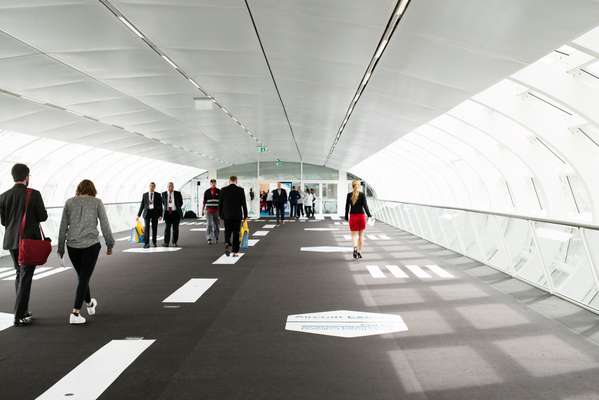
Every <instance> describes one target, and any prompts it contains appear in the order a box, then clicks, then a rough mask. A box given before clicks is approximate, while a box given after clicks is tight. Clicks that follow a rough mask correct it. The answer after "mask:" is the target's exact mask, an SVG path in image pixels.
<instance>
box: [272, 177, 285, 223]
mask: <svg viewBox="0 0 599 400" xmlns="http://www.w3.org/2000/svg"><path fill="white" fill-rule="evenodd" d="M272 204H273V207H274V208H275V210H276V213H277V225H278V224H280V223H281V222H282V221H283V220H284V219H285V206H286V205H287V191H286V190H285V189H283V188H282V187H281V182H277V188H276V189H275V190H273V191H272Z"/></svg>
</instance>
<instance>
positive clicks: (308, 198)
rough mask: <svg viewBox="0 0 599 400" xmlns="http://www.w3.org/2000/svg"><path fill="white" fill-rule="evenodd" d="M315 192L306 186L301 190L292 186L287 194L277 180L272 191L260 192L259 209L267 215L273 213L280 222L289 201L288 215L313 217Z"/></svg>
mask: <svg viewBox="0 0 599 400" xmlns="http://www.w3.org/2000/svg"><path fill="white" fill-rule="evenodd" d="M316 201H317V197H316V192H315V191H314V189H313V188H311V189H310V188H306V190H305V191H302V189H301V187H299V186H298V187H297V188H296V187H295V186H292V187H291V190H290V191H289V194H287V191H286V190H285V189H283V188H282V187H281V182H277V188H276V189H274V190H272V191H263V192H261V193H260V211H265V212H267V213H268V215H275V216H276V218H277V221H278V222H280V221H282V220H283V219H284V217H285V209H286V207H287V203H289V217H290V218H300V217H303V216H305V217H306V218H314V212H315V210H316Z"/></svg>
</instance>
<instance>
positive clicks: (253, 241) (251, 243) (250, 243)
mask: <svg viewBox="0 0 599 400" xmlns="http://www.w3.org/2000/svg"><path fill="white" fill-rule="evenodd" d="M259 241H260V239H248V246H255V245H256V243H258V242H259Z"/></svg>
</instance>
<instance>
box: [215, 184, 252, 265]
mask: <svg viewBox="0 0 599 400" xmlns="http://www.w3.org/2000/svg"><path fill="white" fill-rule="evenodd" d="M218 210H219V213H220V217H221V218H222V219H223V221H224V222H225V254H226V255H227V257H228V256H229V254H230V252H231V250H232V251H233V257H237V253H239V230H240V229H241V220H242V219H244V220H245V219H247V217H248V209H247V204H246V202H245V192H244V190H243V188H241V187H239V186H237V177H236V176H231V177H230V178H229V185H228V186H225V187H224V188H222V189H221V190H220V199H219V204H218ZM231 235H233V243H231Z"/></svg>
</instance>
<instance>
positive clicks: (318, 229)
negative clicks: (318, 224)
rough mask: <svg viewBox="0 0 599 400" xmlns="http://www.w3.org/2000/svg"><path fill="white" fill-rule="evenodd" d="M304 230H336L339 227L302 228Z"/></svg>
mask: <svg viewBox="0 0 599 400" xmlns="http://www.w3.org/2000/svg"><path fill="white" fill-rule="evenodd" d="M304 230H305V231H322V232H325V231H338V230H339V228H304Z"/></svg>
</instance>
